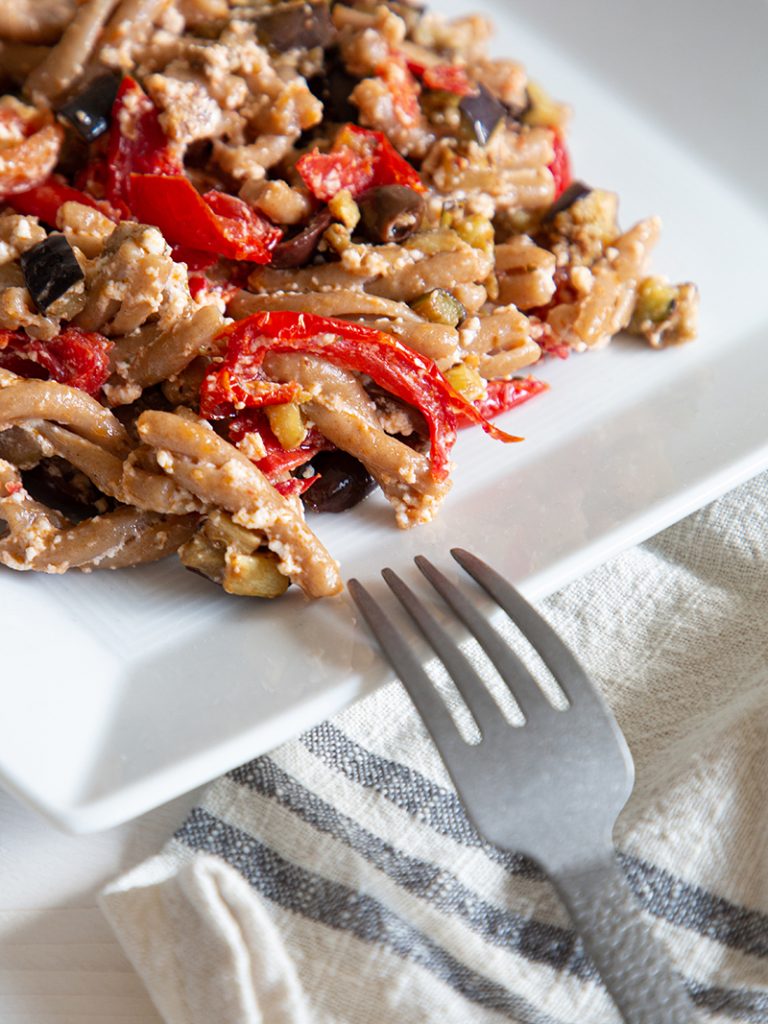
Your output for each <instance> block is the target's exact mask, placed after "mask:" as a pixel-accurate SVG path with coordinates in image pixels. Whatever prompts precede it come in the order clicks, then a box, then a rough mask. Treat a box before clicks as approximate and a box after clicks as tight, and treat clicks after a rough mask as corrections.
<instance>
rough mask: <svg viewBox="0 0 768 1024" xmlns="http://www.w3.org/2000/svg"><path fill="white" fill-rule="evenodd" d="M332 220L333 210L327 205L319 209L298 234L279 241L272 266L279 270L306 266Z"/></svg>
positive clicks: (273, 255) (274, 251)
mask: <svg viewBox="0 0 768 1024" xmlns="http://www.w3.org/2000/svg"><path fill="white" fill-rule="evenodd" d="M332 220H333V217H332V216H331V211H330V210H329V209H328V207H327V206H324V207H323V208H322V210H318V212H317V213H316V214H315V216H314V217H313V218H312V220H311V221H310V222H309V224H307V226H306V227H305V228H302V230H301V231H300V232H299V233H298V235H294V236H293V238H288V239H285V240H284V241H282V242H278V244H277V245H276V246H275V248H274V249H273V250H272V262H271V266H273V267H277V268H278V270H288V269H290V268H291V267H303V266H306V264H307V263H309V261H310V260H311V259H312V257H313V256H314V254H315V249H317V246H318V243H319V241H320V238H321V236H322V234H323V232H324V231H325V230H326V228H328V227H330V224H331V221H332Z"/></svg>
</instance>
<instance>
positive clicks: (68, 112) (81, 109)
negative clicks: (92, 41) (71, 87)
mask: <svg viewBox="0 0 768 1024" xmlns="http://www.w3.org/2000/svg"><path fill="white" fill-rule="evenodd" d="M119 88H120V75H115V74H113V73H112V72H111V71H109V72H107V74H104V75H99V76H98V77H97V78H93V79H92V80H91V81H90V82H89V83H88V85H87V86H86V87H85V88H84V89H83V90H82V92H79V93H78V94H77V95H76V96H72V97H71V98H70V99H68V100H67V101H66V103H64V104H63V105H62V106H60V107H59V109H58V111H57V113H58V116H59V118H60V120H62V121H64V122H65V123H66V124H67V125H69V126H70V127H71V128H74V130H75V131H76V132H77V134H78V135H79V136H80V138H81V139H82V140H83V141H84V142H93V141H94V140H95V139H98V138H99V136H100V135H103V134H104V133H105V132H106V131H107V129H108V128H109V121H110V116H111V114H112V105H113V104H114V102H115V97H116V96H117V90H118V89H119Z"/></svg>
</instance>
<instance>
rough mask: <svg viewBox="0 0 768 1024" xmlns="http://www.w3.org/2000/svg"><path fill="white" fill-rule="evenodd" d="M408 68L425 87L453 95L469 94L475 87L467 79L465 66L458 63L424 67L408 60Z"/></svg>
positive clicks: (475, 90) (474, 90)
mask: <svg viewBox="0 0 768 1024" xmlns="http://www.w3.org/2000/svg"><path fill="white" fill-rule="evenodd" d="M408 70H409V71H411V72H412V73H413V74H414V75H416V77H417V78H420V79H421V81H422V82H423V84H424V85H425V87H426V88H427V89H439V90H440V91H441V92H452V93H453V94H454V96H471V95H472V93H473V92H477V89H476V87H475V86H474V85H472V83H471V82H470V80H469V77H468V75H467V71H466V68H462V67H459V65H458V64H433V65H432V66H431V67H425V65H424V64H417V63H416V62H415V61H411V60H409V61H408Z"/></svg>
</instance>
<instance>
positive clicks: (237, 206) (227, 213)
mask: <svg viewBox="0 0 768 1024" xmlns="http://www.w3.org/2000/svg"><path fill="white" fill-rule="evenodd" d="M130 191H131V210H132V212H133V215H134V216H135V217H136V219H137V220H139V221H141V222H142V223H143V224H154V225H155V227H158V228H160V230H161V231H162V233H163V235H164V237H165V240H166V241H167V242H169V243H170V244H171V245H174V246H176V245H178V246H184V247H185V248H188V249H196V250H202V251H203V252H209V253H215V254H216V255H217V256H226V257H227V258H229V259H233V260H247V261H248V262H249V263H269V260H270V253H271V251H272V249H273V248H274V247H275V246H276V245H277V243H278V242H279V241H280V239H281V238H282V237H283V232H282V231H281V229H280V228H277V227H275V226H274V225H273V224H271V223H270V222H269V221H268V220H266V219H265V218H264V217H262V216H260V215H259V214H258V213H256V211H255V210H252V209H251V207H250V206H248V205H247V204H246V203H244V202H243V201H242V199H237V198H236V197H235V196H227V195H224V193H223V192H206V194H205V195H203V196H201V195H200V193H199V192H198V191H197V190H196V189H195V187H194V185H193V184H192V182H191V181H189V179H188V178H185V177H183V176H182V175H166V174H132V175H131V189H130Z"/></svg>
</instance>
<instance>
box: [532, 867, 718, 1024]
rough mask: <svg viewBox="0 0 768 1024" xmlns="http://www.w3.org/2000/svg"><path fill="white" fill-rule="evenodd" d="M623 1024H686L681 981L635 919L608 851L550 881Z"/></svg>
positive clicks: (689, 1015) (692, 1014)
mask: <svg viewBox="0 0 768 1024" xmlns="http://www.w3.org/2000/svg"><path fill="white" fill-rule="evenodd" d="M550 877H551V878H552V881H553V882H554V884H555V886H556V888H557V889H558V891H559V893H560V896H561V898H562V899H563V902H564V903H565V905H566V906H567V907H568V910H569V911H570V914H571V917H572V918H573V923H574V924H575V926H576V930H577V931H578V932H579V934H580V935H581V938H582V940H583V942H584V946H585V948H586V950H587V952H588V953H589V955H590V957H591V958H592V961H593V963H594V964H595V966H596V967H597V970H598V972H599V974H600V977H601V978H602V980H603V983H604V984H605V987H606V989H607V990H608V992H609V994H610V995H611V997H612V998H613V1001H614V1002H615V1004H616V1006H617V1008H618V1010H619V1012H620V1013H621V1016H622V1019H623V1020H624V1021H625V1022H626V1024H692V1022H694V1021H697V1020H698V1017H697V1015H696V1011H695V1010H694V1007H693V1003H692V1002H691V1000H690V998H689V996H688V993H687V992H686V990H685V987H684V985H683V982H682V980H681V978H680V977H679V976H678V975H677V973H676V972H675V971H674V969H673V968H672V965H671V964H670V961H669V958H668V957H667V954H666V952H665V950H664V949H663V947H662V946H661V945H660V944H659V943H658V942H657V940H656V938H655V937H654V935H653V933H652V932H651V930H650V928H649V927H648V926H647V925H646V923H645V921H643V919H642V917H641V916H640V908H639V907H638V905H637V902H636V900H635V898H634V896H633V895H632V891H631V890H630V888H629V886H628V885H627V882H626V879H625V878H624V875H623V873H622V871H621V868H620V867H619V864H618V862H617V860H616V856H615V854H614V853H613V851H611V852H610V853H609V854H607V855H605V856H604V857H602V858H601V859H600V860H599V861H598V862H597V863H591V864H590V865H589V866H588V867H586V868H579V869H567V870H564V871H559V872H557V874H552V875H551V876H550Z"/></svg>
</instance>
